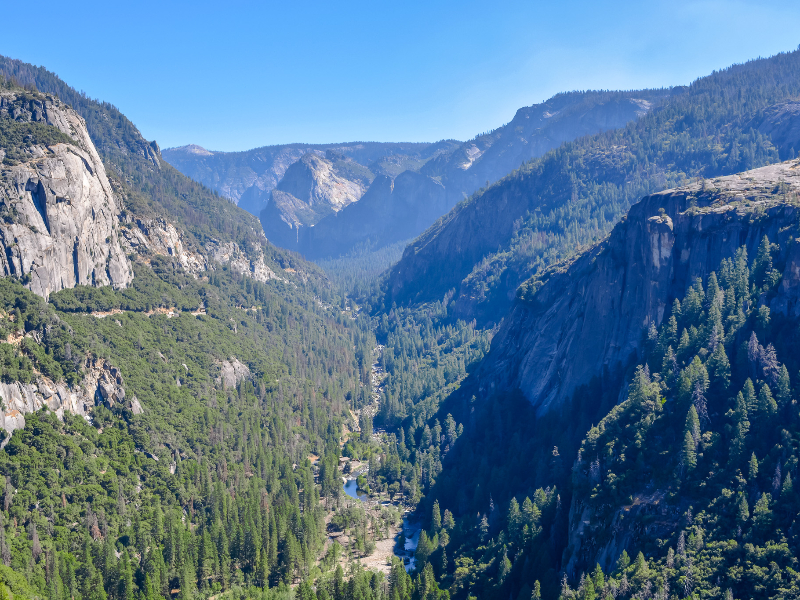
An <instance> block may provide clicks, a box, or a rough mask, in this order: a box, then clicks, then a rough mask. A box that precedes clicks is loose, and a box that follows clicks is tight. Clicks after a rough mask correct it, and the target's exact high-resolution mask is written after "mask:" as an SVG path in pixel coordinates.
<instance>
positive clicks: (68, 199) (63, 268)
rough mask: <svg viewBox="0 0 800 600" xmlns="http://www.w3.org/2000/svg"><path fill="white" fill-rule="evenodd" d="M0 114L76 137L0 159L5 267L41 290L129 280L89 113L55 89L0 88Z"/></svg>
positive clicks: (0, 261) (1, 269)
mask: <svg viewBox="0 0 800 600" xmlns="http://www.w3.org/2000/svg"><path fill="white" fill-rule="evenodd" d="M0 105H1V106H0V118H11V119H14V120H16V121H19V122H28V121H31V122H38V123H43V124H47V125H50V126H52V127H55V128H57V129H58V130H59V131H61V132H62V133H63V134H65V135H67V136H69V137H70V138H71V139H72V140H73V141H74V143H58V144H54V145H52V146H40V145H31V146H29V147H27V148H25V160H23V161H22V162H21V163H20V164H16V165H2V166H0V214H1V216H2V219H0V243H1V244H2V246H3V249H4V252H3V253H2V255H1V256H0V275H15V276H17V277H20V278H22V279H23V281H25V282H26V285H27V286H28V287H29V288H30V289H31V290H32V291H33V292H35V293H36V294H38V295H40V296H43V297H45V298H46V297H48V296H49V294H51V293H53V292H57V291H58V290H61V289H64V288H71V287H74V286H75V285H79V284H81V285H97V286H99V285H113V286H114V287H117V288H121V287H125V286H126V285H127V284H128V283H130V281H131V279H132V278H133V271H132V269H131V266H130V264H129V263H128V260H127V258H126V256H125V253H124V252H123V250H122V247H121V246H120V240H119V235H118V229H119V228H118V223H117V219H118V215H119V212H120V211H119V206H118V204H117V200H116V198H115V196H114V194H113V192H112V189H111V186H110V185H109V182H108V179H107V178H106V173H105V169H104V167H103V163H102V161H101V160H100V157H99V156H98V154H97V151H96V150H95V147H94V145H93V144H92V141H91V139H90V138H89V134H88V132H87V130H86V124H85V122H84V120H83V119H82V118H81V117H80V116H79V115H78V114H77V113H75V111H73V110H72V109H70V108H68V107H66V106H65V105H64V104H63V103H61V102H60V101H58V100H56V99H55V98H53V97H50V96H44V95H36V96H34V97H31V95H30V94H16V93H15V92H3V93H2V94H0Z"/></svg>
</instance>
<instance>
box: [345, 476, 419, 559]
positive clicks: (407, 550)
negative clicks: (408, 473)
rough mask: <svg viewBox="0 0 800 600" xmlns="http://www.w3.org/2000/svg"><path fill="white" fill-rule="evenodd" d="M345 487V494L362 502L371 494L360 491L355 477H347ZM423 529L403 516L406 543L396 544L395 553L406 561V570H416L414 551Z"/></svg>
mask: <svg viewBox="0 0 800 600" xmlns="http://www.w3.org/2000/svg"><path fill="white" fill-rule="evenodd" d="M343 487H344V492H345V494H347V495H348V496H350V497H351V498H354V499H356V500H360V501H361V502H366V501H367V500H369V496H367V495H366V494H359V493H358V482H357V481H356V480H355V479H346V480H345V482H344V486H343ZM421 531H422V530H421V529H420V527H419V525H418V524H417V523H414V522H412V521H411V520H410V518H409V516H408V515H406V516H404V517H403V535H404V536H405V539H406V543H405V547H404V548H403V550H398V549H397V544H395V549H394V555H395V556H396V557H397V558H399V559H400V560H402V561H403V562H404V563H405V565H406V571H409V572H410V571H413V570H414V560H415V559H414V552H415V551H416V549H417V544H419V534H420V532H421ZM406 561H408V562H406Z"/></svg>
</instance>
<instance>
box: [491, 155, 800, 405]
mask: <svg viewBox="0 0 800 600" xmlns="http://www.w3.org/2000/svg"><path fill="white" fill-rule="evenodd" d="M798 192H800V161H797V160H794V161H789V162H785V163H780V164H777V165H771V166H768V167H762V168H760V169H755V170H752V171H748V172H745V173H742V174H739V175H733V176H727V177H720V178H717V179H713V180H707V181H704V182H702V183H696V184H693V185H690V186H687V187H683V188H679V189H673V190H667V191H664V192H661V193H658V194H653V195H651V196H647V197H645V198H644V199H643V200H641V201H640V202H639V203H638V204H636V205H634V206H633V207H632V208H631V210H630V212H629V213H628V216H627V218H625V219H624V220H623V221H622V222H621V223H619V224H618V225H617V226H616V227H615V228H614V229H613V231H612V232H611V234H610V236H609V237H608V238H607V239H606V240H605V241H603V242H602V243H600V244H598V245H597V246H595V247H594V248H592V249H591V250H590V251H588V252H586V253H585V254H583V255H581V256H580V257H579V258H578V259H577V260H575V261H574V262H573V263H572V264H570V265H569V266H566V267H564V268H562V269H560V270H553V271H552V273H551V274H550V277H549V279H547V280H546V282H545V283H544V284H543V285H542V286H541V288H540V289H539V290H538V291H536V292H535V293H530V292H529V293H527V294H524V295H525V296H526V297H525V298H524V299H522V300H520V301H518V302H517V303H516V305H515V306H514V308H513V310H512V311H511V313H510V315H509V316H508V317H507V318H506V321H505V322H504V324H503V326H502V328H501V330H500V332H499V333H498V334H497V335H496V336H495V338H494V340H493V342H492V350H491V352H490V353H489V355H488V357H487V359H488V360H487V361H486V363H485V364H484V365H483V367H482V373H481V380H482V381H484V382H492V383H491V387H493V388H494V389H519V390H521V391H522V393H523V394H524V395H525V397H527V399H528V400H529V401H530V402H531V403H532V404H533V405H534V407H535V408H536V410H537V412H538V414H540V415H541V414H544V413H547V412H548V411H552V410H558V409H559V408H560V407H561V406H563V405H564V403H565V402H566V401H567V400H569V399H570V398H571V397H572V394H573V393H574V391H575V390H576V388H577V387H579V386H580V385H582V384H588V383H589V381H590V380H591V379H592V378H593V377H596V376H603V375H604V373H605V374H606V375H614V374H615V373H617V374H619V373H622V372H623V371H624V370H625V369H626V368H627V367H629V366H630V365H632V364H633V363H634V362H635V361H636V360H637V359H638V358H640V353H641V348H642V343H643V341H644V339H645V332H646V331H647V328H648V327H649V325H650V324H651V323H652V324H654V325H655V326H658V325H659V324H660V323H661V321H662V319H663V318H664V315H665V311H667V309H668V307H669V306H670V305H671V303H672V301H673V299H675V298H676V297H682V296H683V294H684V293H685V291H686V289H687V288H688V286H690V285H691V283H692V282H693V281H694V279H695V278H697V277H701V278H704V279H705V277H706V276H707V275H708V274H709V273H710V271H712V270H715V269H716V268H717V267H718V265H719V264H720V261H721V260H722V259H723V258H727V257H731V256H733V254H734V253H735V251H736V250H737V249H738V248H739V247H740V246H742V245H745V246H746V247H747V250H748V253H750V254H751V255H752V253H753V252H755V249H756V247H757V246H758V243H759V242H760V240H761V239H762V238H763V236H764V235H768V236H769V238H770V239H771V240H777V241H778V242H779V243H780V245H781V248H782V249H783V250H784V251H785V252H786V253H787V255H788V258H787V267H786V270H785V275H784V280H783V282H782V283H781V287H780V290H781V293H780V294H779V295H778V297H777V298H776V299H775V300H774V301H773V303H772V306H771V307H770V308H771V309H772V310H776V311H781V312H784V313H787V314H791V315H793V316H800V302H799V301H800V243H799V242H797V241H794V240H792V239H790V235H791V233H792V232H793V231H794V226H795V225H796V223H797V220H798V216H800V202H798V199H797V198H798ZM667 312H668V311H667ZM488 387H490V386H489V385H485V386H484V389H487V388H488Z"/></svg>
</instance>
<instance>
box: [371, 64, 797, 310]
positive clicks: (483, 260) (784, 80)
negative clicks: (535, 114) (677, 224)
mask: <svg viewBox="0 0 800 600" xmlns="http://www.w3.org/2000/svg"><path fill="white" fill-rule="evenodd" d="M799 74H800V53H798V52H793V53H790V54H781V55H778V56H775V57H773V58H769V59H762V60H757V61H752V62H749V63H747V64H744V65H737V66H734V67H731V68H729V69H727V70H725V71H721V72H718V73H714V74H713V75H710V76H708V77H705V78H702V79H699V80H697V81H696V82H694V83H693V84H692V85H691V86H689V87H688V88H684V89H679V90H673V92H672V94H671V95H670V96H669V97H667V98H666V99H664V100H663V102H662V103H661V104H660V105H659V107H658V108H657V109H656V110H653V111H651V112H649V113H648V114H647V115H645V116H643V117H641V118H639V119H638V120H636V121H634V122H631V123H629V124H628V125H627V126H626V127H624V128H621V129H617V130H611V131H608V132H606V133H603V134H599V135H595V136H590V137H586V138H583V139H581V140H578V141H576V142H572V143H567V144H565V145H563V146H562V147H560V148H558V149H557V150H555V151H553V152H550V153H548V154H547V155H545V156H543V157H542V158H540V159H537V160H533V161H531V162H529V163H527V164H526V165H524V166H523V167H522V168H520V169H519V170H517V171H515V172H514V173H513V174H511V175H509V176H508V177H506V178H504V179H503V180H501V181H500V182H498V183H497V184H495V185H493V186H491V187H489V188H488V189H484V190H481V191H479V192H478V193H476V194H475V195H474V196H472V197H471V198H469V199H468V200H466V201H464V202H462V203H461V204H459V205H458V206H457V207H456V208H455V209H454V210H453V211H451V212H450V213H449V214H448V215H447V216H446V217H444V218H443V219H441V220H440V221H439V222H437V223H436V224H434V225H433V226H432V227H431V228H430V229H429V230H428V231H426V232H425V233H424V234H423V235H422V236H420V238H419V239H418V240H417V241H415V242H414V243H413V244H412V245H410V246H409V247H408V249H407V250H406V252H405V254H404V257H403V259H402V260H401V261H400V262H399V263H398V265H397V266H396V267H395V268H394V269H393V270H392V272H391V274H390V276H389V281H388V294H387V300H386V303H387V306H388V305H390V304H391V302H397V303H409V302H428V301H432V300H437V299H441V298H443V297H444V295H445V294H447V293H448V292H449V291H450V290H453V292H454V294H455V295H454V298H453V300H452V301H453V302H454V305H453V309H454V311H455V314H456V315H457V316H462V317H469V318H471V317H473V316H474V317H478V318H479V320H482V321H489V322H492V321H497V320H499V319H500V318H501V317H502V315H503V314H504V312H505V311H506V310H507V308H508V307H509V306H510V304H511V302H512V301H513V298H514V294H515V290H516V289H517V287H518V286H519V285H520V284H521V283H522V282H524V281H525V280H526V279H528V278H529V277H530V276H532V275H534V274H536V273H539V272H541V271H542V270H543V269H545V268H547V267H548V266H549V265H550V264H553V262H556V261H559V260H562V259H564V258H565V257H567V256H570V255H572V254H575V253H576V252H577V251H579V249H581V248H582V247H584V248H585V247H586V246H587V245H590V244H592V243H594V242H596V241H598V240H599V239H601V238H602V237H603V236H604V235H605V234H606V233H607V232H608V231H609V230H610V228H611V227H612V226H613V224H614V223H615V222H616V221H617V220H618V219H619V217H620V216H622V215H623V214H624V213H625V211H626V210H627V208H628V207H629V206H630V204H631V202H632V201H634V200H635V199H637V198H639V197H641V196H642V195H645V194H647V193H651V192H653V191H657V190H659V189H663V188H665V187H670V186H674V185H680V184H681V183H683V182H685V181H686V179H687V178H689V177H696V176H703V177H710V176H716V175H720V174H725V173H734V172H737V171H740V170H743V169H748V168H753V167H756V166H759V165H763V164H767V163H771V162H776V161H777V160H779V158H780V157H781V156H784V157H789V156H792V152H793V147H800V142H798V141H797V140H791V139H784V137H783V136H784V133H783V132H787V134H788V132H790V131H793V129H791V128H787V127H786V126H785V123H784V122H785V120H786V119H791V118H793V115H794V114H795V113H794V112H792V111H791V110H788V109H787V110H783V109H780V108H779V107H778V105H783V104H784V103H786V102H791V99H792V98H794V97H795V96H796V95H797V94H798V93H800V84H798V82H799V81H800V77H798V75H799ZM776 119H781V120H780V121H778V120H776ZM779 122H780V123H784V124H783V125H781V126H780V127H773V126H770V123H779ZM755 127H757V128H755ZM779 132H780V133H779ZM772 135H776V138H775V144H773V143H772V139H771V137H769V136H772ZM776 144H777V146H776ZM780 152H783V153H784V154H782V155H781V154H780Z"/></svg>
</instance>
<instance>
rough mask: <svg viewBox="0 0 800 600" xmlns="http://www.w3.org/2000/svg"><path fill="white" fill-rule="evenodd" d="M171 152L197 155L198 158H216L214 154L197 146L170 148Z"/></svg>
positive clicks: (188, 145)
mask: <svg viewBox="0 0 800 600" xmlns="http://www.w3.org/2000/svg"><path fill="white" fill-rule="evenodd" d="M170 150H172V151H174V152H185V153H186V154H195V155H197V156H214V153H213V152H210V151H208V150H206V149H205V148H203V147H202V146H198V145H197V144H187V145H186V146H178V147H177V148H170Z"/></svg>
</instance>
